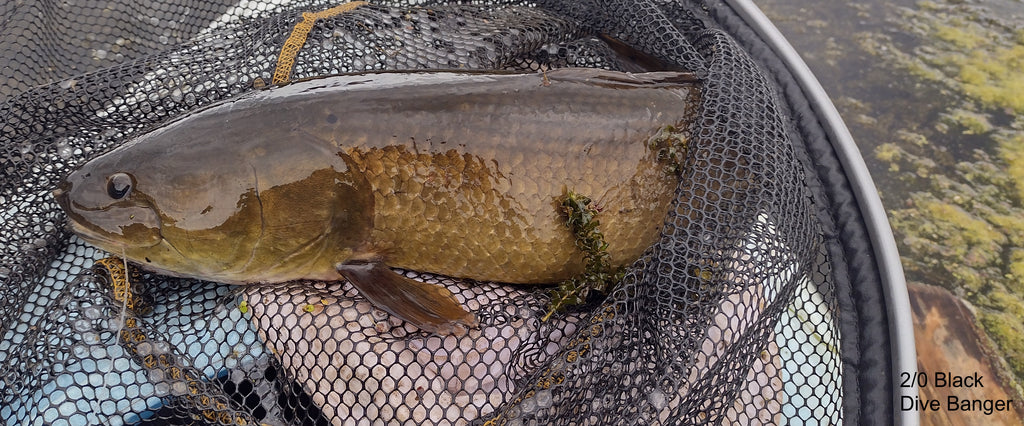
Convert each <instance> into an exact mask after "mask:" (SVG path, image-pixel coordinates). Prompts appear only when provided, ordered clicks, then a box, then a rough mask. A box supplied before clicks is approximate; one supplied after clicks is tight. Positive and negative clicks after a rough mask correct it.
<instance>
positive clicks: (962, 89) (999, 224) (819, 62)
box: [759, 0, 1024, 390]
mask: <svg viewBox="0 0 1024 426" xmlns="http://www.w3.org/2000/svg"><path fill="white" fill-rule="evenodd" d="M759 6H761V7H764V8H766V10H767V11H769V16H770V17H771V18H772V20H773V21H774V22H775V23H776V24H779V25H780V27H782V29H783V32H785V33H786V34H787V36H789V41H790V42H792V43H794V45H795V47H796V48H797V50H798V51H800V52H801V54H802V55H803V56H804V58H805V59H807V60H808V63H809V65H810V66H811V68H812V69H813V70H814V71H815V74H816V76H817V77H818V78H819V79H820V80H821V82H822V83H823V85H824V86H825V87H827V88H828V90H829V91H830V92H831V94H832V95H833V99H834V100H835V101H836V106H837V107H838V109H839V110H840V112H841V113H842V114H843V117H844V119H845V120H846V123H847V125H848V126H850V130H851V132H852V133H853V134H854V137H855V139H856V140H857V143H858V145H859V146H860V147H861V150H862V152H864V153H865V154H864V156H865V160H866V161H867V163H868V166H869V168H870V169H871V171H872V173H873V178H874V180H875V182H876V183H877V185H878V188H879V190H880V192H881V195H882V201H883V203H884V204H885V206H886V208H887V211H888V212H889V218H890V222H891V225H892V228H893V231H894V233H895V236H896V241H897V244H898V246H899V250H900V256H901V257H902V263H903V265H904V269H905V271H906V276H907V279H908V280H910V281H916V282H920V283H926V284H931V285H938V286H942V287H945V288H948V289H950V290H951V291H953V292H954V293H956V294H957V295H959V296H960V297H961V298H962V299H964V300H966V301H969V302H970V303H971V305H973V307H974V312H975V315H976V317H977V318H978V322H979V325H980V326H981V327H982V329H984V330H985V331H986V333H987V334H988V335H989V336H990V338H991V341H992V342H993V343H995V346H996V349H997V351H998V352H999V353H1000V354H1001V355H1002V356H1003V358H1004V359H1005V360H1006V364H1007V365H1005V366H1004V367H1008V370H1011V371H1012V373H1013V374H1012V375H1013V376H1015V378H1016V381H1017V384H1018V386H1017V388H1018V390H1019V389H1021V387H1020V384H1024V73H1022V72H1020V70H1021V69H1024V29H1022V28H1024V26H1022V22H1021V21H1022V20H1024V12H1022V11H1021V9H1020V3H1019V2H1015V1H1012V0H994V1H989V2H962V1H954V0H924V1H922V0H898V1H896V2H880V1H875V2H868V3H857V4H851V5H839V4H830V5H828V6H824V5H822V6H821V7H817V6H815V7H811V6H806V4H805V3H801V2H794V1H792V0H765V1H764V2H763V3H759ZM851 18H853V19H851ZM996 367H997V368H999V366H996Z"/></svg>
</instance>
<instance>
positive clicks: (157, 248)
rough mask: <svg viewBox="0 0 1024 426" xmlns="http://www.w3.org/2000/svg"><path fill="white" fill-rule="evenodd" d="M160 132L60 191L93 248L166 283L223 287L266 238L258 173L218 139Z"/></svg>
mask: <svg viewBox="0 0 1024 426" xmlns="http://www.w3.org/2000/svg"><path fill="white" fill-rule="evenodd" d="M196 134H197V133H196V132H191V134H188V135H183V134H182V132H180V131H163V130H161V131H156V132H153V133H150V134H147V135H144V136H142V137H140V138H137V139H134V140H132V141H129V142H127V143H125V144H124V145H122V146H120V147H118V148H116V149H114V150H112V151H110V152H108V153H106V154H104V155H102V156H99V157H97V158H95V159H93V160H91V161H89V162H87V163H86V164H85V165H83V166H82V167H81V168H79V169H78V170H75V171H74V172H72V173H71V174H70V175H68V176H67V177H66V178H65V179H64V180H63V181H61V182H60V183H59V185H58V187H57V188H56V189H55V190H54V191H53V196H54V198H55V199H56V201H57V203H58V204H59V205H60V207H61V208H62V209H63V210H64V211H65V212H66V213H67V217H68V227H69V228H70V230H71V231H72V232H74V233H75V234H77V235H78V236H79V237H80V238H82V239H83V240H84V241H85V242H87V243H89V244H91V245H93V246H95V247H97V248H100V249H102V250H105V251H108V252H110V253H112V254H115V255H118V256H120V255H124V256H125V257H127V258H128V260H131V261H133V262H136V263H138V264H140V265H141V266H143V267H144V268H146V269H148V270H151V271H154V272H158V273H162V274H165V275H173V276H185V277H196V278H210V279H223V280H224V281H233V280H232V279H231V277H227V276H220V275H218V274H220V273H222V272H223V271H231V270H233V269H237V268H236V266H237V265H238V264H240V263H244V260H242V261H240V260H239V258H241V257H243V256H247V255H248V253H245V254H242V252H245V251H249V252H251V250H252V247H253V246H254V245H255V244H256V240H257V238H258V236H259V235H260V233H261V232H260V231H261V229H260V227H261V221H260V216H261V207H260V206H259V200H258V195H257V193H256V192H257V189H256V183H255V180H256V179H257V178H256V176H255V175H254V172H253V168H252V166H251V165H250V164H248V163H246V162H245V161H237V158H235V157H233V156H232V153H231V152H230V151H228V150H225V149H224V147H223V145H222V144H217V143H214V142H215V140H214V139H215V138H216V137H217V135H215V134H210V135H206V136H196Z"/></svg>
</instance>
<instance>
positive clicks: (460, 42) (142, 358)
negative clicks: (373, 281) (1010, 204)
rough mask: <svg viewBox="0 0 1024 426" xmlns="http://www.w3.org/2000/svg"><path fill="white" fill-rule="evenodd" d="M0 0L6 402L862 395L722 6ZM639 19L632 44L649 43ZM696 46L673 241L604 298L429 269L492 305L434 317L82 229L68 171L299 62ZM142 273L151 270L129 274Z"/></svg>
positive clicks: (627, 404)
mask: <svg viewBox="0 0 1024 426" xmlns="http://www.w3.org/2000/svg"><path fill="white" fill-rule="evenodd" d="M0 11H2V14H0V16H4V17H5V19H6V22H5V24H3V26H0V58H2V61H3V63H2V65H3V69H4V72H3V73H0V96H2V97H3V104H2V105H3V106H2V107H0V127H2V133H0V252H2V256H0V259H2V260H0V280H2V283H0V300H2V302H0V320H2V321H0V327H2V328H0V418H2V419H4V420H5V422H6V424H10V425H14V424H55V425H56V424H71V425H84V424H261V423H262V424H304V425H305V424H316V425H319V424H335V425H348V424H353V425H354V424H425V423H430V424H468V423H488V424H510V425H518V424H651V423H662V424H721V423H737V424H781V423H804V422H806V423H828V424H837V423H841V422H842V420H843V419H842V412H843V411H842V404H843V401H842V398H843V395H842V389H844V387H843V385H844V384H843V383H842V378H843V371H842V368H843V367H842V365H843V364H842V362H841V361H842V360H841V354H842V349H843V348H842V345H841V340H840V336H839V326H838V325H837V321H838V320H837V317H838V315H839V314H838V312H837V302H836V295H835V290H834V285H833V282H832V278H831V277H832V271H831V269H830V265H831V262H830V255H829V251H828V250H827V249H826V244H825V241H826V239H827V238H826V235H831V234H832V233H833V232H834V230H831V229H825V228H824V227H827V226H830V225H823V224H822V222H821V221H820V220H819V218H818V212H819V209H820V206H816V205H815V202H816V201H815V200H816V199H815V197H813V196H812V195H811V192H810V190H809V189H808V180H809V179H814V178H811V177H808V176H806V169H805V167H804V166H803V165H802V163H801V162H800V160H799V159H798V157H797V154H796V153H795V149H794V147H793V146H792V141H791V137H790V133H789V132H790V129H789V127H788V126H790V125H789V124H787V123H788V122H787V121H786V120H787V118H786V117H785V116H784V113H783V111H784V110H783V109H782V108H779V107H777V103H778V100H777V99H776V92H775V90H776V89H774V86H772V84H770V83H769V82H768V81H767V80H766V78H765V77H764V76H763V74H762V72H761V71H760V70H759V68H758V66H757V65H756V64H755V63H754V62H753V61H752V60H751V59H750V58H749V57H748V55H747V54H746V53H745V52H744V51H743V50H742V49H741V48H740V47H739V46H738V45H737V44H736V42H735V41H733V39H732V38H731V37H730V36H729V35H727V34H725V33H723V32H722V31H720V30H716V29H714V28H709V24H708V23H706V22H705V21H706V20H707V18H706V17H705V16H704V15H703V12H702V9H701V5H699V4H690V3H676V2H671V1H656V2H647V1H639V2H618V1H611V2H605V1H597V0H594V1H582V2H565V3H562V2H559V1H555V0H546V1H539V2H535V3H534V2H530V3H520V2H517V1H506V2H500V3H492V2H473V3H468V4H441V3H440V2H416V1H412V0H410V1H392V2H388V1H379V2H375V3H374V4H355V3H354V4H349V5H347V6H339V5H338V4H336V3H330V2H322V1H296V2H286V1H267V2H259V1H248V0H243V1H241V2H238V3H237V4H235V3H234V2H233V1H222V2H200V1H188V0H155V1H149V2H142V3H136V2H130V1H88V2H75V1H62V2H33V1H23V2H22V1H19V2H5V3H4V4H3V5H0ZM623 46H628V47H629V48H630V49H628V51H629V52H634V53H635V52H642V54H631V53H623ZM567 66H576V67H598V68H606V69H612V70H624V71H642V70H645V69H650V68H652V67H659V68H664V69H683V70H689V71H693V72H695V73H697V75H699V77H700V78H701V87H702V92H701V98H702V103H701V106H700V108H699V111H698V112H697V116H696V118H695V119H694V120H693V123H694V124H693V128H692V129H690V133H691V143H690V148H689V149H688V150H687V152H686V156H685V161H684V164H683V168H682V183H681V185H680V186H679V187H678V189H677V191H676V198H675V199H676V201H675V203H674V204H673V208H672V210H671V212H670V214H669V216H668V217H667V218H666V219H665V225H664V227H663V229H662V236H661V238H660V240H659V241H658V242H657V243H656V244H655V245H654V246H653V247H651V248H650V249H649V250H648V251H647V252H646V254H645V255H644V256H643V257H642V258H641V259H640V260H638V261H637V262H636V263H635V264H634V265H633V266H631V267H630V268H629V269H628V270H627V273H626V276H625V278H624V279H623V281H622V282H621V284H620V285H619V286H617V287H616V289H615V290H614V291H613V292H612V293H611V294H610V296H609V297H607V299H605V300H596V301H592V303H590V304H588V305H584V306H581V307H577V308H575V309H571V310H569V311H568V312H566V313H560V314H557V315H555V316H554V317H552V318H550V319H548V320H542V317H543V316H544V314H545V312H546V310H547V308H548V302H549V299H548V297H549V296H548V292H547V289H545V288H537V287H523V286H508V285H500V284H491V283H475V282H471V281H466V280H458V279H451V278H447V277H440V276H432V275H428V274H422V273H416V272H411V271H409V272H406V274H407V275H408V276H410V277H413V278H415V279H417V280H420V281H424V282H428V283H432V284H437V285H443V286H445V287H447V288H448V289H450V290H451V291H452V292H453V293H454V294H455V295H456V296H457V298H458V299H459V300H460V301H461V302H462V303H463V305H464V306H466V307H467V308H468V309H469V310H471V311H472V312H474V313H475V314H476V315H477V318H478V319H479V322H480V325H479V326H478V327H476V328H474V329H471V330H469V332H468V333H466V334H465V335H461V336H456V335H449V336H437V335H428V334H425V333H421V332H419V331H417V329H416V328H415V327H412V326H410V325H406V324H404V323H403V322H402V321H401V320H398V319H396V318H392V317H390V316H389V315H388V314H386V313H385V312H383V311H380V310H378V309H376V308H374V307H373V306H371V305H370V304H369V302H367V301H366V300H365V299H364V298H362V297H361V296H360V295H359V294H358V293H357V292H356V291H355V290H354V288H352V287H351V286H350V285H348V284H346V283H340V282H299V283H288V284H274V285H252V286H230V285H224V284H217V283H208V282H200V281H192V280H185V279H177V278H168V277H164V276H160V275H156V274H149V273H141V272H138V271H135V270H134V268H133V267H132V266H130V265H129V268H128V271H127V274H128V275H129V279H128V280H124V279H123V278H122V277H121V276H120V275H121V274H124V273H126V271H125V270H124V267H123V265H121V264H119V262H117V261H109V260H108V261H102V262H101V261H100V260H101V259H105V258H108V257H109V256H111V255H117V253H104V252H101V251H99V250H97V249H95V248H93V247H91V246H89V245H87V244H86V243H84V242H82V240H80V239H78V238H77V237H75V236H74V235H72V234H71V233H70V232H68V231H67V230H65V221H66V218H65V216H64V213H63V212H62V211H61V209H60V208H59V207H58V206H57V204H56V203H55V202H54V201H53V198H52V197H51V195H50V191H51V190H52V189H53V187H54V186H55V185H56V182H58V180H59V179H61V178H63V177H64V176H65V175H67V174H68V173H69V172H70V171H72V170H74V169H75V168H76V167H78V166H81V165H82V164H84V163H85V162H86V161H88V160H89V159H91V158H94V157H96V156H97V155H99V154H101V153H103V152H105V151H106V150H108V149H110V148H112V147H115V146H117V145H119V144H121V143H123V142H125V141H127V140H130V139H131V138H132V137H134V136H137V135H139V134H141V133H142V132H144V131H146V130H148V129H152V128H154V127H157V126H159V125H160V124H161V123H164V122H167V121H168V120H170V119H173V118H176V117H179V116H182V115H184V114H187V113H189V112H190V111H194V110H196V109H198V108H200V107H202V106H204V105H209V104H212V103H214V102H217V101H219V100H223V99H226V98H229V97H232V96H235V95H238V94H241V93H244V92H249V91H253V90H256V89H258V88H260V87H262V86H266V85H270V84H273V83H275V82H278V81H282V80H281V79H282V78H283V79H285V80H287V79H291V80H294V79H300V78H306V77H315V76H322V75H329V74H337V73H345V72H358V71H365V70H385V69H387V70H402V69H423V68H462V69H505V70H520V71H536V70H541V69H551V68H558V67H567ZM126 283H127V284H126Z"/></svg>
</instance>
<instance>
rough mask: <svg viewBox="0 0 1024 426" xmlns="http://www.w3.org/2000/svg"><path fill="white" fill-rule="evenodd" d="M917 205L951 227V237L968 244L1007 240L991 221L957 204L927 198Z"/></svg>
mask: <svg viewBox="0 0 1024 426" xmlns="http://www.w3.org/2000/svg"><path fill="white" fill-rule="evenodd" d="M917 207H918V208H919V209H920V210H921V211H922V212H924V214H926V215H928V216H929V217H930V218H931V219H932V220H935V221H938V222H941V223H942V224H944V225H945V226H947V227H948V228H952V229H950V231H951V232H949V233H950V235H949V237H952V238H956V239H958V240H962V241H963V242H964V243H965V244H968V245H978V244H992V243H995V244H998V245H1001V244H1002V243H1003V242H1005V240H1006V237H1005V236H1004V235H1003V234H1002V233H1000V232H999V231H997V230H996V229H995V228H994V227H993V226H992V225H991V224H990V223H988V222H987V221H985V220H983V219H980V218H978V217H976V216H974V215H973V214H971V213H968V212H967V211H966V210H964V209H962V208H960V206H957V205H955V204H950V203H945V202H942V201H938V200H933V199H926V200H922V201H921V202H920V203H918V204H917Z"/></svg>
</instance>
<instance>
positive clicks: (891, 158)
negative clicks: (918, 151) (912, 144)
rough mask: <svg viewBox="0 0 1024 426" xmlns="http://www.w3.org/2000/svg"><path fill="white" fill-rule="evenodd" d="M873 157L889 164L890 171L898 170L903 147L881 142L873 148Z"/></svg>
mask: <svg viewBox="0 0 1024 426" xmlns="http://www.w3.org/2000/svg"><path fill="white" fill-rule="evenodd" d="M875 158H877V159H878V160H879V161H882V162H884V163H887V164H889V171H890V172H898V171H900V166H899V161H900V159H901V158H903V149H901V148H900V147H899V146H897V145H896V144H894V143H883V144H881V145H879V146H878V147H876V148H875Z"/></svg>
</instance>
